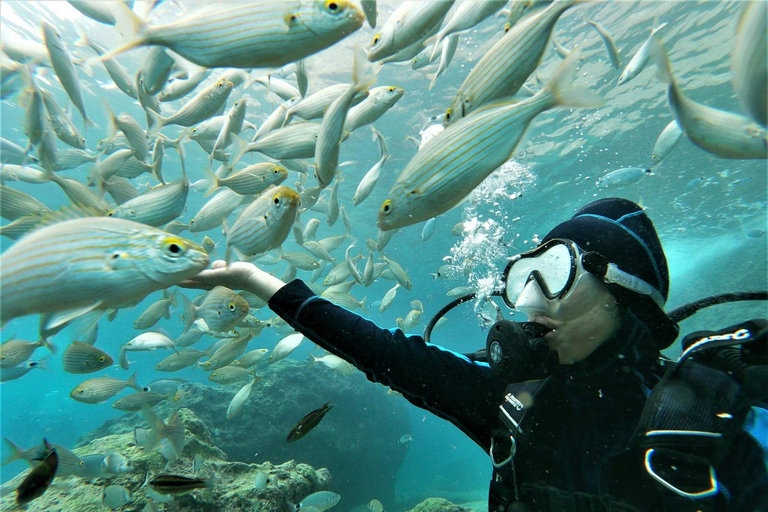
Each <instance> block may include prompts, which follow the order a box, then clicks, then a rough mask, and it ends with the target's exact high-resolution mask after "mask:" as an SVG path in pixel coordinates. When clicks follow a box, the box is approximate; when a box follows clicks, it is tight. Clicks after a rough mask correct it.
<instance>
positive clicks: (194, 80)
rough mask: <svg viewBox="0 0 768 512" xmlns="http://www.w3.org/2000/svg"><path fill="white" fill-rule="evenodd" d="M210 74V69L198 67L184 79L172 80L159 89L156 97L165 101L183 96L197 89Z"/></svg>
mask: <svg viewBox="0 0 768 512" xmlns="http://www.w3.org/2000/svg"><path fill="white" fill-rule="evenodd" d="M210 74H211V70H210V69H199V70H197V71H195V72H194V73H192V74H191V75H190V76H189V78H187V79H186V80H174V81H173V82H171V83H169V84H168V85H166V86H165V87H164V88H163V90H162V91H160V93H159V94H158V95H157V99H158V100H160V101H162V102H167V101H174V100H178V99H180V98H183V97H184V96H186V95H187V94H189V93H191V92H192V91H194V90H195V89H197V86H198V85H200V84H201V83H203V82H204V81H205V79H206V78H208V76H210ZM230 82H231V80H230ZM233 83H234V82H233Z"/></svg>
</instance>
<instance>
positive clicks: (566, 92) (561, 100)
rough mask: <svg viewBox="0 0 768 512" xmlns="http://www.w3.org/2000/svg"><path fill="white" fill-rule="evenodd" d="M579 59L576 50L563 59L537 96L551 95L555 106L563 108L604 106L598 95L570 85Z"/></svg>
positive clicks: (579, 54) (578, 53) (603, 101)
mask: <svg viewBox="0 0 768 512" xmlns="http://www.w3.org/2000/svg"><path fill="white" fill-rule="evenodd" d="M580 58H581V53H580V52H579V51H578V50H574V51H572V52H571V53H570V54H569V55H568V56H567V57H566V58H565V59H563V62H561V63H560V67H558V68H557V71H556V72H555V75H554V76H553V77H552V79H551V80H550V81H549V83H547V85H546V86H544V89H542V91H541V92H540V93H539V94H542V93H546V92H549V93H551V94H552V96H553V97H554V102H555V104H556V105H560V106H563V107H582V108H597V107H600V106H602V105H604V104H605V100H604V99H603V98H602V96H600V95H599V94H597V93H595V92H592V91H590V90H589V89H585V88H583V87H574V86H573V85H571V83H570V81H571V80H572V79H573V75H574V74H576V65H577V64H578V62H579V59H580Z"/></svg>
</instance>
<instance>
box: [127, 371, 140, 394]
mask: <svg viewBox="0 0 768 512" xmlns="http://www.w3.org/2000/svg"><path fill="white" fill-rule="evenodd" d="M138 374H139V372H133V375H131V378H130V379H128V380H127V381H126V382H125V385H126V386H131V387H132V388H133V389H135V390H136V391H144V388H143V387H141V386H140V385H139V383H138V382H136V376H137V375H138Z"/></svg>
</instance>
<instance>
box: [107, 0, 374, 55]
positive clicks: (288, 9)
mask: <svg viewBox="0 0 768 512" xmlns="http://www.w3.org/2000/svg"><path fill="white" fill-rule="evenodd" d="M113 11H114V12H115V18H116V20H117V27H118V30H119V31H120V32H121V33H123V34H124V35H125V34H127V35H128V39H129V40H128V42H127V43H126V44H125V45H124V46H121V47H119V48H116V49H115V50H112V51H110V52H107V53H106V54H105V55H104V56H102V60H103V59H106V58H111V57H113V56H114V55H116V54H118V53H121V52H124V51H127V50H130V49H132V48H136V47H138V46H147V45H159V46H165V47H166V48H170V49H171V50H173V51H174V52H176V53H178V54H179V55H181V56H182V57H184V58H185V59H187V60H189V61H191V62H194V63H195V64H197V65H198V66H204V67H207V68H217V67H229V68H264V67H281V66H284V65H285V64H288V63H290V62H294V61H296V60H299V59H302V58H304V57H307V56H309V55H312V54H314V53H316V52H319V51H320V50H323V49H325V48H328V47H329V46H332V45H333V44H335V43H337V42H338V41H340V40H342V39H344V38H345V37H346V36H348V35H349V34H351V33H352V32H355V31H356V30H357V29H359V28H360V27H361V26H362V24H363V19H364V17H363V12H362V11H361V10H360V8H359V7H357V6H356V5H355V4H354V3H352V2H351V1H349V0H281V1H279V2H275V1H273V0H250V1H240V2H224V3H215V4H211V5H210V6H207V7H204V8H202V9H199V10H196V11H193V12H191V13H189V14H188V15H187V16H185V17H183V18H181V19H179V20H178V21H175V22H173V23H168V24H164V25H154V26H153V25H147V24H146V22H145V21H144V20H142V19H141V18H139V17H138V16H136V14H134V12H133V11H131V9H130V8H129V7H128V6H126V5H125V4H123V3H122V2H119V3H117V2H116V3H115V4H114V5H113Z"/></svg>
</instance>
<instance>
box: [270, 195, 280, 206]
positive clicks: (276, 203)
mask: <svg viewBox="0 0 768 512" xmlns="http://www.w3.org/2000/svg"><path fill="white" fill-rule="evenodd" d="M272 202H273V203H275V206H280V203H281V202H282V201H280V196H278V195H276V196H275V197H273V198H272Z"/></svg>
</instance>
